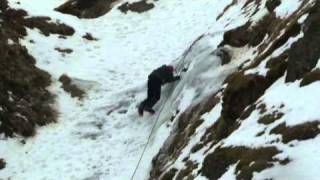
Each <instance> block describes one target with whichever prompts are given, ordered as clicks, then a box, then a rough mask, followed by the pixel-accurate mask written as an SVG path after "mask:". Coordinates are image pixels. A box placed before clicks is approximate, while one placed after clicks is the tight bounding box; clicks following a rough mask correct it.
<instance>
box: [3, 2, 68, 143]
mask: <svg viewBox="0 0 320 180" xmlns="http://www.w3.org/2000/svg"><path fill="white" fill-rule="evenodd" d="M0 10H1V12H0V19H1V21H0V24H1V30H0V119H1V125H0V133H4V134H5V136H9V137H13V136H17V135H18V136H25V137H29V136H33V135H34V134H35V133H36V127H37V126H44V125H46V124H48V123H52V122H55V121H56V112H55V111H54V110H53V108H52V107H51V104H52V103H53V102H54V97H53V95H52V94H51V93H50V92H49V91H48V90H47V87H48V86H49V85H50V84H51V77H50V75H49V74H48V73H47V72H45V71H42V70H40V69H38V68H37V67H36V66H35V63H36V60H35V59H34V58H33V57H32V56H31V55H30V54H29V53H28V50H27V49H26V48H25V47H24V46H22V45H20V44H19V39H20V38H22V37H24V36H25V35H26V34H27V31H26V27H28V28H37V29H39V30H40V31H41V32H42V33H43V34H44V35H46V36H48V35H50V34H62V35H66V36H67V35H72V34H73V33H74V30H73V28H71V27H69V26H67V25H65V24H61V23H54V22H52V21H50V18H47V17H29V16H27V12H26V11H24V10H19V9H10V8H8V6H7V3H6V1H1V4H0Z"/></svg>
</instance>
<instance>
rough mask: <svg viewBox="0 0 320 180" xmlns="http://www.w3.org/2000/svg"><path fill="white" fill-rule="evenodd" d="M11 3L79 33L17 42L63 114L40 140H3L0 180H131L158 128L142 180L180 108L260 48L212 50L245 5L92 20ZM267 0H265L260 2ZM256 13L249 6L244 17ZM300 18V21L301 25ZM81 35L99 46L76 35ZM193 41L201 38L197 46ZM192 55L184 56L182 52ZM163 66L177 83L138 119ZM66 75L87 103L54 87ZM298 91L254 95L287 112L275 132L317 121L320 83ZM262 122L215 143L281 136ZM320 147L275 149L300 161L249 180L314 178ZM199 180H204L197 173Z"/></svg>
mask: <svg viewBox="0 0 320 180" xmlns="http://www.w3.org/2000/svg"><path fill="white" fill-rule="evenodd" d="M9 2H10V6H11V7H14V8H23V9H25V10H27V11H28V13H29V15H30V16H38V15H40V16H44V15H45V16H50V17H51V18H52V19H53V21H60V22H63V23H66V24H68V25H70V26H72V27H73V28H74V29H75V30H76V33H75V34H74V35H73V36H72V37H67V39H61V38H59V37H58V35H50V36H49V37H46V36H44V35H42V34H41V33H40V32H39V31H38V30H37V29H32V30H31V29H28V36H27V37H26V38H25V39H22V40H21V43H22V44H24V45H25V46H26V47H27V48H28V50H29V52H30V53H31V54H32V55H33V56H34V57H35V58H36V59H37V66H38V67H39V68H41V69H44V70H46V71H48V72H49V73H50V74H51V75H52V79H53V84H52V86H51V87H50V91H51V92H52V93H54V94H56V95H57V99H56V104H55V107H56V108H57V110H58V111H59V118H58V122H57V123H55V124H50V125H48V126H46V127H41V128H39V129H38V133H37V135H36V136H35V137H33V138H30V139H26V140H25V142H24V140H23V139H22V138H15V139H5V140H2V139H1V140H0V154H1V157H3V158H4V159H5V161H6V162H7V165H6V168H5V169H3V170H1V171H0V179H9V178H11V179H13V180H29V179H30V180H40V179H41V180H42V179H46V180H56V179H57V177H59V176H61V177H60V178H62V179H65V180H68V179H70V180H74V179H83V180H98V179H102V180H105V179H107V180H125V179H130V178H131V176H132V175H133V172H134V170H135V168H136V166H137V163H138V160H139V158H140V156H141V153H142V151H143V149H144V147H145V146H146V143H147V140H148V137H149V134H150V131H151V129H152V128H153V126H154V125H155V127H156V128H155V131H154V132H153V134H152V136H151V139H150V143H149V144H148V146H147V150H146V152H145V154H144V156H143V158H142V161H141V164H140V166H139V168H138V171H137V174H135V176H134V179H137V180H142V179H147V177H148V173H149V170H150V166H151V161H152V158H153V157H154V156H155V155H156V153H157V152H158V151H159V149H160V148H161V146H162V145H163V143H164V142H165V140H166V138H167V137H168V136H169V135H170V132H171V130H172V129H173V128H174V124H173V123H172V122H169V121H168V120H169V119H170V117H171V116H172V115H174V114H175V113H176V110H179V111H184V110H186V109H187V108H189V107H190V106H192V105H194V104H195V103H197V102H200V101H201V100H203V99H205V98H206V97H208V96H209V95H211V94H212V93H215V92H217V91H218V90H219V89H221V88H222V84H223V80H224V79H225V78H226V77H227V76H228V75H229V74H231V73H232V72H234V71H235V70H236V68H237V67H238V66H239V65H240V64H242V63H244V62H245V61H246V60H247V59H250V58H251V57H253V56H255V55H256V54H255V53H256V49H255V48H249V47H247V46H245V47H242V48H232V51H230V49H228V48H226V49H225V50H226V51H228V52H229V53H230V54H231V55H232V59H231V62H230V63H229V64H227V65H223V66H222V65H221V59H220V57H219V56H218V52H219V51H220V50H221V49H217V46H218V44H219V43H220V42H221V40H222V39H223V32H225V31H227V30H230V29H233V28H235V27H238V26H241V25H243V24H245V23H246V22H247V20H248V17H247V16H246V14H243V13H242V9H241V7H242V5H243V4H244V3H245V2H242V1H240V2H238V3H239V4H238V5H236V6H232V7H231V8H229V9H228V10H227V11H226V12H224V16H222V17H221V18H220V19H219V20H217V17H218V15H219V14H220V13H222V12H223V11H224V9H225V7H226V6H227V5H228V4H230V3H231V2H232V0H226V1H219V0H201V1H194V0H161V1H154V2H153V3H154V4H155V8H154V9H152V10H150V11H148V12H144V13H142V14H138V13H134V12H128V13H127V14H122V13H121V12H120V11H119V10H118V9H117V8H114V9H112V10H111V11H110V12H109V13H108V14H106V15H104V16H102V17H100V18H97V19H90V20H89V19H78V18H76V17H74V16H70V15H66V14H61V13H58V12H56V11H54V10H53V9H54V8H56V7H58V6H59V5H61V4H63V3H64V2H65V1H64V0H46V1H40V0H9ZM17 2H20V3H19V4H18V3H17ZM265 2H266V0H263V1H262V2H261V4H263V5H264V4H265ZM300 4H301V2H300V1H298V0H294V1H286V2H283V3H282V4H281V6H279V7H277V8H276V14H277V16H281V17H286V16H288V15H290V14H291V13H292V12H294V11H295V10H296V9H297V8H298V7H299V6H300ZM118 5H119V4H116V5H115V6H116V7H117V6H118ZM260 8H261V7H260ZM253 11H254V9H253V8H252V9H251V8H250V7H249V8H248V12H247V14H250V13H252V12H253ZM266 13H267V11H266V10H265V9H264V10H260V11H258V13H255V14H254V16H252V17H250V19H251V21H253V22H256V21H258V20H259V19H260V18H261V17H263V16H264V15H265V14H266ZM304 20H305V16H304V17H303V18H301V19H300V22H301V23H302V22H303V21H304ZM87 32H88V33H91V34H92V35H93V36H94V37H95V38H97V39H98V41H88V40H86V39H84V38H82V36H83V35H85V34H86V33H87ZM201 35H204V36H201ZM302 36H303V34H300V35H299V36H297V37H295V38H291V39H290V40H289V41H288V42H287V43H286V44H284V45H283V46H282V47H280V48H279V49H278V50H277V51H276V52H275V53H274V54H272V55H271V57H272V56H277V55H279V54H280V53H282V52H283V51H285V50H286V49H288V48H289V47H290V46H291V44H292V43H294V42H295V41H297V40H298V39H299V38H301V37H302ZM199 37H202V38H200V39H198V40H199V41H197V42H196V44H193V42H194V40H196V39H197V38H199ZM31 40H32V41H31ZM33 42H34V43H33ZM55 48H70V49H72V50H73V52H72V53H71V54H61V53H60V52H58V51H56V50H55ZM188 49H189V50H190V51H188V52H187V53H186V52H185V50H188ZM184 53H185V54H184ZM162 64H173V65H175V66H176V67H177V72H176V73H177V74H179V75H181V76H182V79H181V80H180V81H179V82H176V83H172V84H170V85H167V86H165V87H164V88H163V94H162V98H161V100H160V101H159V103H157V105H156V106H155V110H156V111H157V113H156V114H155V115H150V114H148V113H145V115H144V117H139V116H138V114H137V112H136V111H137V110H136V106H137V104H138V103H139V102H140V101H142V100H143V99H144V98H145V97H146V85H145V84H146V79H147V76H148V74H149V73H150V72H151V71H152V70H153V69H155V68H157V67H159V66H160V65H162ZM265 64H266V62H263V63H261V64H260V65H259V66H258V67H257V68H255V69H252V70H250V71H248V72H246V73H258V74H262V75H265V74H266V67H265ZM183 68H187V69H188V70H187V72H183V71H182V69H183ZM62 74H67V75H68V76H70V77H71V78H72V79H74V80H75V82H76V83H77V84H78V85H79V86H81V87H82V88H83V89H85V90H86V92H87V95H86V97H85V98H84V99H83V100H78V99H75V98H71V96H70V95H69V94H68V93H66V92H65V91H64V90H63V89H62V88H61V87H60V86H61V83H60V82H59V81H58V78H59V77H60V76H61V75H62ZM298 86H299V82H295V83H292V84H289V85H288V84H285V83H284V79H283V78H282V79H279V80H278V81H277V82H276V83H275V84H274V85H272V86H271V88H269V89H268V90H267V91H266V93H265V95H264V96H262V97H261V98H260V100H261V101H263V102H265V103H266V105H267V107H268V108H269V106H270V107H271V106H274V105H278V106H280V105H281V104H285V107H284V108H283V109H282V111H283V112H284V113H285V115H284V116H283V117H282V118H281V119H280V120H279V121H277V124H273V126H272V127H275V126H276V125H278V124H280V123H281V122H284V121H285V122H286V123H287V125H296V124H300V123H303V122H307V121H308V120H314V119H316V118H317V117H319V116H320V114H319V112H318V111H317V107H318V101H317V99H315V98H314V97H318V94H319V93H317V91H316V90H317V89H319V88H320V87H319V83H314V84H312V85H310V86H306V87H303V88H299V87H298ZM289 92H290V93H289ZM306 92H307V93H306ZM307 94H310V96H306V95H307ZM297 99H298V100H299V101H297ZM300 100H301V101H302V100H307V101H308V104H301V103H299V102H300ZM221 109H222V104H221V103H219V104H217V105H216V106H215V107H214V108H213V109H212V110H211V111H210V112H208V113H206V114H204V115H203V117H202V119H203V120H204V122H203V123H202V124H201V125H200V126H199V127H198V128H197V129H196V133H195V135H194V136H193V137H192V138H191V140H190V142H189V144H188V145H187V146H186V147H185V149H184V150H183V152H182V154H181V155H180V156H179V158H178V160H177V161H176V162H175V163H174V164H172V166H173V167H177V168H179V169H181V168H182V167H183V166H184V164H183V163H182V161H183V159H184V158H185V157H187V156H189V155H190V154H189V152H190V149H191V148H192V147H193V146H194V145H195V144H196V143H197V142H199V140H200V138H201V137H202V135H203V133H204V132H205V130H206V129H207V128H208V127H209V126H211V125H212V124H213V123H214V122H215V121H216V120H217V119H218V117H219V116H220V113H221ZM297 110H299V111H297ZM295 117H303V118H299V119H296V118H295ZM258 118H259V113H258V112H256V111H254V112H253V113H252V114H251V115H250V116H249V117H248V118H247V119H246V120H245V121H244V122H243V123H242V124H241V126H240V127H239V129H238V130H236V131H235V132H234V133H233V134H231V136H230V137H228V138H227V139H226V140H224V141H222V142H221V143H220V144H219V145H221V144H223V145H224V146H238V145H246V146H250V147H258V146H263V145H265V144H268V143H269V142H271V141H273V140H276V139H278V138H279V137H278V135H274V136H268V138H266V136H260V137H256V134H257V133H259V132H261V131H262V130H264V131H266V132H268V131H270V130H271V129H272V127H268V129H266V127H265V126H264V125H261V124H258V123H257V119H258ZM154 123H157V124H154ZM318 141H319V137H318V138H316V139H313V140H311V141H306V142H301V143H300V142H299V143H296V144H295V146H294V148H288V147H286V146H283V145H282V144H280V143H279V144H278V148H279V149H280V150H283V153H282V154H281V156H283V158H285V157H287V156H290V157H293V158H296V159H297V161H294V162H295V163H292V164H289V166H275V167H273V168H271V169H268V170H265V171H263V172H261V173H257V174H255V176H254V178H255V179H264V178H265V177H273V178H275V179H281V178H282V177H288V179H304V178H303V177H309V178H307V179H308V180H309V179H310V180H313V179H314V177H316V176H314V174H316V173H317V171H318V169H317V168H316V167H315V166H314V167H312V163H313V165H314V162H316V161H319V160H318V157H320V152H319V151H317V150H316V149H314V146H313V145H312V143H314V142H316V143H318ZM214 148H215V147H213V148H212V150H214ZM212 150H211V151H212ZM296 152H300V153H296ZM306 153H309V156H313V158H308V159H312V161H308V160H304V159H303V157H302V156H304V155H305V154H306ZM203 154H204V152H203V150H201V151H199V152H197V153H194V154H191V155H190V159H191V160H193V161H196V162H198V163H199V164H201V163H202V162H203V159H204V156H203ZM299 165H303V166H304V168H309V170H310V171H308V172H309V173H310V174H309V175H308V174H306V172H303V171H301V170H300V169H299V167H298V166H299ZM235 167H236V165H232V166H231V167H229V170H228V171H227V172H226V173H225V174H224V175H223V176H222V177H221V178H220V179H221V180H222V179H223V180H231V179H235V178H236V177H235V174H234V173H235ZM199 168H201V167H199ZM197 170H199V169H197ZM292 170H294V171H295V172H298V173H295V174H294V175H296V174H298V175H299V176H294V175H291V174H290V171H292ZM293 176H294V177H293ZM196 179H198V180H204V179H206V178H205V177H203V176H197V178H196ZM314 180H315V179H314Z"/></svg>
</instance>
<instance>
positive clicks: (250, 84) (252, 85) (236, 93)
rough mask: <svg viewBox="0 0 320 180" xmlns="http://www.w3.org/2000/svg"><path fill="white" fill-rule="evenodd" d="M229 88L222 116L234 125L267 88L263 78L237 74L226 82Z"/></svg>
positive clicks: (225, 92) (226, 91) (226, 90)
mask: <svg viewBox="0 0 320 180" xmlns="http://www.w3.org/2000/svg"><path fill="white" fill-rule="evenodd" d="M225 82H226V83H227V84H228V86H227V88H226V89H225V91H224V96H223V104H222V106H223V110H222V116H223V117H224V119H225V120H226V121H227V122H229V123H232V122H234V121H235V120H236V119H237V118H239V117H240V115H241V113H242V111H243V110H244V109H245V108H246V107H247V106H248V105H249V104H251V103H253V102H255V101H256V100H257V99H258V98H259V97H260V96H261V95H262V94H263V93H264V91H265V89H266V88H267V80H266V79H265V77H263V76H259V75H254V74H249V75H244V74H243V73H242V72H236V73H234V74H232V75H231V76H229V77H228V79H227V80H226V81H225Z"/></svg>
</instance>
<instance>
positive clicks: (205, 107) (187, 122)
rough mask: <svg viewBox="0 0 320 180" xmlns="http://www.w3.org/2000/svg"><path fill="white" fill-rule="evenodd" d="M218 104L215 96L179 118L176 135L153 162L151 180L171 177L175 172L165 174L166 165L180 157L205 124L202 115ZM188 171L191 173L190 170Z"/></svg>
mask: <svg viewBox="0 0 320 180" xmlns="http://www.w3.org/2000/svg"><path fill="white" fill-rule="evenodd" d="M218 102H219V98H217V96H216V94H214V95H212V96H211V97H209V98H208V99H207V100H206V101H204V102H202V103H200V104H198V105H195V106H193V107H190V108H189V109H188V110H187V111H185V112H184V113H183V114H181V115H180V116H179V117H178V125H177V129H176V133H174V134H172V135H171V136H170V138H169V139H168V140H167V142H166V146H164V147H163V148H162V149H161V150H160V152H159V153H158V154H157V156H156V157H155V158H154V159H153V161H152V164H153V167H154V168H153V169H152V171H151V172H150V179H157V178H158V177H159V176H163V177H171V174H172V173H173V170H170V171H167V172H163V168H164V166H165V164H166V163H167V162H168V161H169V160H172V159H175V158H177V157H178V156H179V155H180V153H181V150H182V149H183V147H184V146H185V145H186V143H187V142H188V140H189V138H190V136H191V135H192V134H194V132H195V130H196V128H197V127H198V126H199V125H201V123H202V122H203V120H201V119H200V118H201V115H202V114H204V113H206V112H208V111H209V110H210V109H212V108H213V107H214V106H215V105H216V104H217V103H218ZM164 157H165V158H164ZM194 166H196V165H195V164H193V165H192V167H194ZM186 171H188V172H189V171H190V169H187V170H186ZM168 173H169V174H168ZM181 173H183V172H181ZM180 176H181V175H180Z"/></svg>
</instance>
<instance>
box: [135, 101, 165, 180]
mask: <svg viewBox="0 0 320 180" xmlns="http://www.w3.org/2000/svg"><path fill="white" fill-rule="evenodd" d="M168 99H169V96H168V97H167V99H166V101H165V103H164V104H163V105H162V106H161V109H160V111H159V113H158V116H157V118H156V121H155V122H154V123H153V126H152V129H151V132H150V134H149V137H148V140H147V143H146V145H145V146H144V149H143V151H142V154H141V156H140V159H139V161H138V163H137V166H136V168H135V170H134V172H133V174H132V176H131V178H130V180H133V178H134V176H135V175H136V173H137V170H138V169H139V166H140V163H141V161H142V158H143V156H144V154H145V152H146V150H147V147H148V145H149V143H150V140H151V136H152V134H153V131H154V129H155V127H156V125H157V124H158V121H159V118H160V114H161V112H162V110H163V108H164V107H165V105H166V104H167V102H168Z"/></svg>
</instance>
